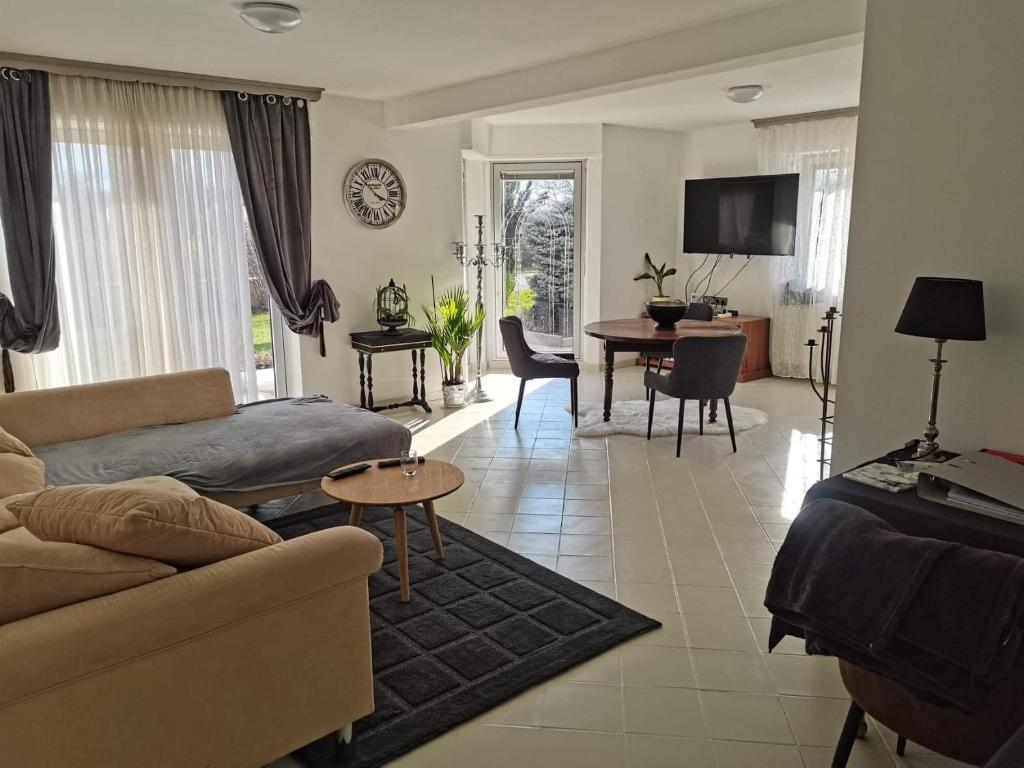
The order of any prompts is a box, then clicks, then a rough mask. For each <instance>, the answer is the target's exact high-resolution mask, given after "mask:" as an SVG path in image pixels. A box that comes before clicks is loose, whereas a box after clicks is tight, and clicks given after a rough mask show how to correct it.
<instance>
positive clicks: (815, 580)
mask: <svg viewBox="0 0 1024 768" xmlns="http://www.w3.org/2000/svg"><path fill="white" fill-rule="evenodd" d="M765 606H766V607H767V608H768V610H770V611H771V612H772V614H773V616H774V619H773V623H772V637H771V639H770V644H769V645H770V647H771V648H774V646H775V644H777V643H778V641H779V640H780V639H781V638H782V636H783V635H785V634H791V635H795V636H798V637H803V638H804V639H805V640H806V647H807V652H808V653H814V654H828V655H834V656H839V657H840V658H844V659H846V660H848V661H851V662H853V663H855V664H859V665H860V666H863V667H865V668H867V669H870V670H872V671H874V672H877V673H878V674H881V675H883V676H885V677H888V678H890V679H892V680H894V681H896V682H899V683H901V684H903V685H904V686H906V687H908V688H910V689H911V690H913V691H914V692H915V693H916V694H918V695H921V696H923V697H925V698H927V699H929V700H931V701H935V702H938V703H941V704H944V705H946V706H955V707H958V708H961V709H965V710H968V711H971V710H976V709H977V708H979V707H980V706H981V704H982V703H983V702H984V700H985V697H986V696H987V694H988V691H989V690H990V689H991V687H992V685H993V683H994V682H995V681H997V680H998V679H999V678H1000V677H1002V675H1003V674H1005V672H1006V671H1007V670H1008V669H1009V667H1010V666H1011V664H1012V663H1013V661H1014V659H1015V658H1016V656H1017V651H1018V648H1019V645H1020V641H1021V627H1020V624H1021V615H1022V611H1024V560H1022V559H1021V558H1018V557H1014V556H1012V555H1006V554H1003V553H999V552H990V551H988V550H982V549H975V548H971V547H966V546H963V545H960V544H956V543H954V542H947V541H939V540H937V539H926V538H918V537H913V536H905V535H903V534H901V533H899V532H898V531H896V530H895V529H893V528H892V527H891V526H890V525H888V524H887V523H886V522H884V521H883V520H881V519H880V518H878V517H876V516H874V515H872V514H871V513H869V512H867V511H865V510H863V509H861V508H859V507H855V506H853V505H851V504H846V503H844V502H841V501H834V500H831V499H825V500H821V501H816V502H813V503H811V504H808V505H807V506H806V507H804V509H803V510H802V511H801V512H800V514H799V515H798V516H797V519H796V520H795V521H794V522H793V525H792V526H791V528H790V531H789V534H788V535H787V537H786V540H785V542H784V543H783V545H782V547H781V549H780V550H779V555H778V557H777V558H776V560H775V565H774V566H773V567H772V576H771V580H770V581H769V584H768V590H767V593H766V595H765Z"/></svg>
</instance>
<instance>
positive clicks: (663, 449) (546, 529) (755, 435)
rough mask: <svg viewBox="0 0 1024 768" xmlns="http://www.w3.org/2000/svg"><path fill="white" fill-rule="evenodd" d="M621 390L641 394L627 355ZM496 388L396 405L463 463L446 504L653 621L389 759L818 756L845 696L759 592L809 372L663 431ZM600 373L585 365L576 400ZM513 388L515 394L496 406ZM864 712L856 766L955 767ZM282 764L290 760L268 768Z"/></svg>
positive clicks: (558, 762) (425, 436)
mask: <svg viewBox="0 0 1024 768" xmlns="http://www.w3.org/2000/svg"><path fill="white" fill-rule="evenodd" d="M615 384H616V392H615V393H616V398H617V399H629V398H639V397H641V396H642V386H641V380H640V375H639V370H638V369H628V368H627V369H619V370H617V371H616V377H615ZM485 387H486V389H487V391H488V392H489V393H490V394H491V395H492V397H493V398H494V401H493V402H491V403H485V404H476V405H472V406H470V407H468V408H466V409H464V410H461V411H445V410H444V409H443V408H440V407H438V408H436V409H435V413H434V414H433V416H431V417H429V418H425V417H423V416H422V415H421V414H420V413H419V412H418V411H416V412H413V411H412V410H409V409H402V410H396V411H392V412H390V414H389V415H391V416H392V418H395V419H396V420H399V421H401V422H403V423H406V424H407V425H408V426H409V427H410V428H411V429H413V430H414V431H415V438H414V447H416V448H417V449H418V450H420V451H421V452H424V453H429V454H430V455H431V456H432V457H435V458H443V459H446V460H449V461H453V462H454V463H456V464H458V465H459V466H460V467H462V468H463V470H464V471H465V473H466V484H465V486H464V487H463V488H462V489H461V490H460V491H458V492H457V493H455V494H453V495H451V496H449V497H447V498H445V499H443V500H441V501H439V502H438V503H437V508H438V510H439V511H443V514H444V515H445V516H446V517H448V518H450V519H451V520H454V521H455V522H458V523H460V524H462V525H465V526H467V527H468V528H471V529H472V530H475V531H477V532H479V533H481V534H482V535H484V536H487V537H488V538H490V539H493V540H494V541H496V542H498V543H500V544H503V545H505V546H508V547H509V548H511V549H513V550H515V551H517V552H520V553H522V554H524V555H526V556H527V557H530V558H531V559H533V560H536V561H537V562H539V563H541V564H543V565H545V566H547V567H549V568H553V569H555V570H557V571H558V572H559V573H562V574H564V575H566V576H568V577H569V578H572V579H575V580H577V581H579V582H580V583H582V584H586V585H587V586H589V587H591V588H593V589H595V590H597V591H600V592H602V593H604V594H606V595H609V596H611V597H614V598H616V599H618V600H619V601H621V602H623V603H625V604H626V605H629V606H631V607H633V608H635V609H636V610H639V611H642V612H644V613H646V614H648V615H650V616H653V617H655V618H657V619H658V620H660V621H661V622H662V623H663V624H664V627H663V628H662V629H660V630H657V631H655V632H652V633H650V634H648V635H645V636H643V637H640V638H637V639H635V640H633V641H630V642H628V643H625V644H624V645H621V646H619V647H618V648H616V649H613V650H611V651H609V652H607V653H605V654H604V655H602V656H600V657H599V658H596V659H594V660H592V661H590V662H588V663H585V664H583V665H581V666H579V667H577V668H575V669H572V670H570V671H568V672H566V673H564V674H563V675H561V676H559V677H557V678H555V679H553V680H551V681H549V682H548V683H547V684H545V685H542V686H539V687H537V688H535V689H533V690H530V691H528V692H526V693H525V694H523V695H521V696H519V697H517V698H515V699H513V700H512V701H510V702H508V703H507V704H504V705H502V706H500V707H498V708H497V709H494V710H492V711H491V712H488V713H486V714H484V715H482V716H481V717H479V718H477V719H476V720H473V721H472V722H469V723H466V724H465V725H463V726H461V727H458V728H456V729H454V730H452V731H450V732H449V733H447V734H445V735H444V736H442V737H440V738H438V739H435V740H434V741H432V742H430V743H429V744H426V745H424V746H423V747H421V748H420V749H417V750H416V751H414V752H412V753H410V754H408V755H406V756H404V757H403V758H401V759H399V760H398V761H396V762H395V763H393V765H396V766H405V767H406V768H413V767H415V768H434V767H435V766H438V767H439V766H445V767H447V768H462V767H463V766H487V768H501V766H505V765H508V766H516V767H517V768H519V767H520V766H523V765H535V766H549V765H550V766H565V767H566V768H571V767H572V766H577V765H578V766H644V767H645V768H646V767H649V768H657V767H659V766H680V767H683V768H705V767H709V768H710V767H712V766H717V767H718V768H745V767H746V766H756V768H790V766H793V767H794V768H799V767H802V766H806V768H818V767H819V766H827V765H829V764H830V761H831V754H832V747H833V746H834V745H835V742H836V739H837V737H838V735H839V730H840V727H841V725H842V722H843V718H844V717H845V713H846V709H847V706H848V703H849V700H848V698H847V697H846V695H845V691H844V688H843V685H842V682H841V680H840V679H839V674H838V670H837V668H836V664H835V662H834V660H831V659H823V658H810V657H806V656H804V655H803V654H802V649H801V647H800V645H798V644H797V643H795V642H792V641H786V642H784V643H783V645H782V647H780V648H779V649H776V651H775V652H774V653H772V654H771V655H768V654H767V653H765V650H766V647H765V646H766V638H767V634H768V624H769V619H768V614H767V612H766V611H765V609H764V608H763V606H762V605H761V603H762V599H763V594H764V588H765V585H766V583H767V579H768V575H769V572H770V568H771V562H772V559H773V558H774V555H775V549H776V547H777V546H778V544H779V543H780V542H781V541H782V539H783V537H784V536H785V534H786V530H787V527H788V523H789V521H790V520H791V519H792V517H793V516H794V515H795V514H796V511H797V509H798V508H799V504H800V500H801V499H802V497H803V494H804V491H805V490H806V488H807V487H808V485H809V484H810V483H813V482H814V481H815V480H817V477H818V469H817V464H816V463H815V459H816V458H817V442H816V437H817V427H818V424H817V421H816V414H817V401H816V400H815V399H814V397H813V395H812V394H811V393H810V390H809V388H808V387H807V385H806V384H805V383H802V382H795V381H787V380H781V379H767V380H761V381H757V382H751V383H748V384H741V385H739V386H738V388H737V391H736V393H735V395H734V397H733V401H734V402H735V403H737V404H741V405H747V406H752V407H756V408H760V409H762V410H764V411H766V412H767V413H768V424H767V425H765V426H763V427H760V428H758V429H755V430H752V431H750V432H745V433H741V434H740V435H738V436H737V443H738V446H739V451H738V453H736V454H733V453H732V452H731V451H730V450H729V440H728V438H727V437H711V436H706V437H698V436H695V435H693V436H691V435H686V436H685V437H684V440H683V458H682V459H677V458H676V457H675V455H674V450H675V441H674V440H673V439H672V438H659V439H655V440H653V441H651V442H648V441H646V440H643V439H641V438H637V437H630V436H625V435H615V436H612V437H610V438H607V439H605V438H600V439H593V438H591V439H576V438H574V437H573V436H572V431H571V424H570V420H569V415H568V414H567V413H566V411H565V405H566V403H567V402H568V386H567V384H566V383H565V382H550V383H548V382H531V385H530V386H529V387H528V390H527V391H528V395H527V399H526V402H525V404H524V406H523V413H522V419H521V421H520V425H519V430H518V432H516V431H514V430H513V428H512V413H513V407H514V402H515V393H516V387H517V380H515V379H514V378H512V377H511V376H507V375H501V374H492V375H490V376H488V377H486V379H485ZM602 387H603V379H602V378H601V377H600V376H599V375H598V374H596V373H588V374H586V375H584V376H583V377H582V379H581V383H580V397H581V400H583V401H585V402H586V401H594V402H597V401H599V400H600V399H601V393H602V391H603V390H602ZM510 403H512V405H509V404H510ZM894 749H895V736H894V735H893V734H891V733H889V732H888V731H885V730H884V729H882V728H880V727H879V726H877V724H874V723H872V724H871V728H870V733H869V735H868V738H867V739H866V740H863V741H858V743H857V745H856V747H855V748H854V755H853V758H852V760H851V761H850V768H880V767H882V766H884V767H885V768H893V767H894V766H903V765H906V766H914V767H915V768H926V767H927V768H938V767H939V766H945V767H948V766H955V765H958V764H957V763H954V762H952V761H949V760H945V759H944V758H941V757H938V756H936V755H934V754H932V753H929V752H926V751H925V750H922V749H920V748H917V747H915V746H914V745H910V746H909V747H908V753H907V757H906V758H898V757H896V756H895V755H894V754H893V750H894ZM288 765H291V763H290V762H288V761H281V762H280V763H278V764H275V766H276V768H284V766H288Z"/></svg>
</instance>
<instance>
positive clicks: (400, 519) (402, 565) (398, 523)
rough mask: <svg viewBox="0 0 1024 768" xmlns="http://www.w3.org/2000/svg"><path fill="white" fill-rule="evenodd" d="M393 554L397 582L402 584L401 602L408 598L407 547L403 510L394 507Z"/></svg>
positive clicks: (405, 601)
mask: <svg viewBox="0 0 1024 768" xmlns="http://www.w3.org/2000/svg"><path fill="white" fill-rule="evenodd" d="M395 553H396V554H397V555H398V580H399V581H400V582H401V583H402V602H403V603H408V602H409V600H410V597H409V547H408V543H407V541H406V538H405V510H404V509H402V508H401V507H395Z"/></svg>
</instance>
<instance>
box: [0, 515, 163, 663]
mask: <svg viewBox="0 0 1024 768" xmlns="http://www.w3.org/2000/svg"><path fill="white" fill-rule="evenodd" d="M174 573H175V570H174V568H172V567H171V566H169V565H167V564H165V563H160V562H157V561H156V560H150V559H148V558H144V557H133V556H131V555H123V554H120V553H118V552H107V551H106V550H103V549H97V548H96V547H89V546H85V545H82V544H67V543H62V542H49V541H41V540H40V539H38V538H37V537H35V536H33V535H32V534H31V533H30V532H29V531H28V530H26V529H25V528H17V529H15V530H13V531H8V532H7V533H3V534H0V624H7V623H9V622H12V621H18V620H19V619H24V618H26V617H28V616H34V615H36V614H37V613H43V612H45V611H51V610H53V609H54V608H60V607H61V606H64V605H70V604H71V603H78V602H81V601H82V600H89V599H91V598H93V597H100V596H101V595H109V594H111V593H113V592H120V591H121V590H123V589H131V588H132V587H137V586H139V585H141V584H148V583H149V582H151V581H156V580H158V579H163V578H166V577H167V576H171V575H173V574H174ZM68 651H69V652H70V653H73V652H74V649H73V648H72V649H68Z"/></svg>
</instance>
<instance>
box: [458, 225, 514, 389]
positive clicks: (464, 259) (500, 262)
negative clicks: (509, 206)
mask: <svg viewBox="0 0 1024 768" xmlns="http://www.w3.org/2000/svg"><path fill="white" fill-rule="evenodd" d="M470 247H471V246H470V245H469V244H468V243H462V242H453V243H452V248H453V251H452V253H453V255H454V256H455V258H456V259H457V260H458V262H459V264H461V265H462V266H464V267H465V266H470V267H476V311H477V312H483V311H484V267H498V268H500V267H502V266H504V265H505V263H506V262H508V261H510V260H512V259H514V256H512V248H511V247H510V246H507V245H505V244H504V243H492V244H491V248H492V249H493V250H494V255H493V256H488V255H487V253H486V252H487V247H486V246H485V245H484V217H483V214H477V215H476V243H475V244H474V245H473V246H472V248H473V249H474V250H475V251H476V254H475V255H473V254H470V253H469V248H470ZM483 349H484V329H483V325H481V326H480V328H479V330H477V332H476V386H475V387H474V388H473V401H474V402H477V403H486V402H488V401H489V400H490V399H491V398H490V397H489V396H488V395H487V393H486V392H485V391H484V383H483V376H482V372H481V364H482V361H483Z"/></svg>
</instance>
